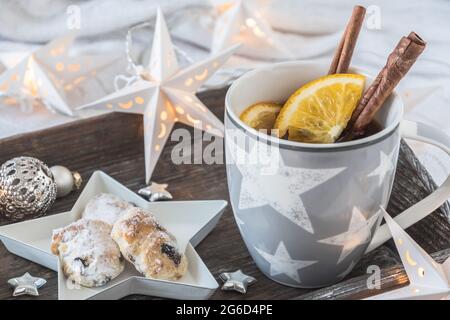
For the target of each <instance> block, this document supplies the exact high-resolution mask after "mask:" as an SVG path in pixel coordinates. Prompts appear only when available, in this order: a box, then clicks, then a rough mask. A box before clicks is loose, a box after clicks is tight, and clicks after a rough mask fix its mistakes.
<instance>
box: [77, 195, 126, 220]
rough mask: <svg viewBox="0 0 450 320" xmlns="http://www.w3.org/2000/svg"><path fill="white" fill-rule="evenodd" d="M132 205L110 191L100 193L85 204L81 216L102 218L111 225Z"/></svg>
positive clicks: (95, 218) (94, 218)
mask: <svg viewBox="0 0 450 320" xmlns="http://www.w3.org/2000/svg"><path fill="white" fill-rule="evenodd" d="M130 208H133V205H131V204H130V203H128V202H126V201H124V200H122V199H120V198H119V197H117V196H115V195H113V194H110V193H100V194H98V195H96V196H95V197H94V198H92V199H91V200H90V201H89V202H88V203H87V205H86V207H85V209H84V212H83V218H86V219H93V220H102V221H104V222H106V223H109V224H110V225H111V226H112V225H113V224H114V222H116V221H117V219H119V217H120V216H121V215H122V214H124V212H126V211H127V210H128V209H130Z"/></svg>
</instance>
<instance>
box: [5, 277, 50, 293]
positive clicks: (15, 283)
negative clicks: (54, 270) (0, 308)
mask: <svg viewBox="0 0 450 320" xmlns="http://www.w3.org/2000/svg"><path fill="white" fill-rule="evenodd" d="M8 283H9V284H10V285H11V286H12V287H14V293H13V296H14V297H17V296H21V295H23V294H27V295H30V296H38V295H39V292H38V289H39V288H40V287H42V286H43V285H44V284H46V283H47V281H46V280H45V279H42V278H37V277H33V276H32V275H30V274H29V273H28V272H27V273H25V274H24V275H23V276H21V277H18V278H12V279H9V280H8Z"/></svg>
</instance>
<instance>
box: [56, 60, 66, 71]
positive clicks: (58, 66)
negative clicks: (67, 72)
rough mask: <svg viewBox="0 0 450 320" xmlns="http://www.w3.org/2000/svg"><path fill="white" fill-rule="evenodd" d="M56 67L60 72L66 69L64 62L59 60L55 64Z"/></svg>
mask: <svg viewBox="0 0 450 320" xmlns="http://www.w3.org/2000/svg"><path fill="white" fill-rule="evenodd" d="M55 69H56V71H58V72H62V71H64V63H62V62H58V63H57V64H56V65H55Z"/></svg>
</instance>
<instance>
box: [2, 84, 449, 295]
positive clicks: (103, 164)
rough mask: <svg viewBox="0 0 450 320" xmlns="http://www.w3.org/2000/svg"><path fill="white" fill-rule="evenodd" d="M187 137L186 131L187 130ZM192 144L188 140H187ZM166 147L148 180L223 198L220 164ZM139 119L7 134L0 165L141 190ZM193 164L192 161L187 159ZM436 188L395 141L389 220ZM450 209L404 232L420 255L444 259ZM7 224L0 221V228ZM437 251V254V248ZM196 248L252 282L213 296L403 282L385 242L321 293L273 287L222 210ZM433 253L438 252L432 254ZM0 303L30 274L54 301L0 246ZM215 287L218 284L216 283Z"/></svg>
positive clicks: (216, 96)
mask: <svg viewBox="0 0 450 320" xmlns="http://www.w3.org/2000/svg"><path fill="white" fill-rule="evenodd" d="M224 94H225V89H224V90H217V91H209V92H205V93H202V94H201V95H199V97H200V99H201V100H202V101H203V102H204V103H205V104H206V105H207V106H208V107H210V109H211V110H212V111H213V112H214V113H215V114H216V115H217V116H218V117H219V118H221V119H223V105H224ZM181 126H182V125H180V124H177V125H176V127H181ZM186 128H187V129H188V130H190V131H191V132H192V129H191V128H188V127H186ZM192 139H193V140H194V137H193V138H192ZM176 143H177V142H169V143H168V144H167V145H166V147H165V149H164V152H163V154H162V156H161V158H160V160H159V162H158V165H157V166H156V169H155V172H154V175H153V179H152V180H154V181H156V182H165V183H168V184H169V190H170V192H171V193H172V194H173V196H174V198H175V199H176V200H205V199H226V200H229V199H228V190H227V183H226V175H225V166H224V165H219V164H217V165H194V164H192V165H186V164H184V165H173V164H172V162H171V160H170V155H171V150H172V147H173V146H174V145H175V144H176ZM143 148H144V147H143V135H142V118H141V116H139V115H130V114H119V113H113V114H107V115H102V116H99V117H95V118H91V119H87V120H80V121H77V122H73V123H70V124H66V125H62V126H58V127H54V128H51V129H47V130H43V131H38V132H33V133H29V134H23V135H19V136H14V137H11V138H8V139H4V140H1V141H0V163H3V162H4V161H6V160H8V159H10V158H13V157H16V156H20V155H29V156H34V157H37V158H39V159H41V160H43V161H44V162H46V163H47V164H48V165H56V164H61V165H65V166H67V167H69V168H71V169H73V170H77V171H79V172H80V173H81V174H82V176H83V177H84V180H85V181H87V180H88V178H89V177H90V175H91V174H92V172H93V171H95V170H103V171H105V172H106V173H108V174H109V175H111V176H112V177H114V178H115V179H117V180H118V181H120V182H122V183H123V184H125V185H126V186H128V187H129V188H130V189H131V190H133V191H137V190H138V189H139V188H141V187H143V186H144V183H143V182H144V176H145V174H144V150H143ZM191 160H193V159H191ZM434 189H435V184H434V183H433V181H432V179H431V177H430V176H429V175H428V173H427V172H426V170H425V169H424V168H423V167H422V166H421V164H420V163H419V162H418V160H417V159H416V158H415V156H414V154H413V153H412V151H411V150H410V149H409V147H408V146H407V145H406V144H405V143H402V145H401V152H400V157H399V164H398V168H397V173H396V178H395V183H394V188H393V192H392V197H391V200H390V203H389V207H388V211H389V213H391V214H392V215H396V214H398V213H400V212H401V211H403V210H404V209H406V208H407V207H409V206H410V205H412V204H414V203H416V202H417V201H418V200H420V199H422V198H424V197H425V196H426V195H428V194H429V193H430V192H431V191H432V190H434ZM78 194H79V192H75V193H73V194H71V195H69V196H67V197H65V198H63V199H59V200H57V201H56V203H55V204H54V205H53V207H52V208H51V209H50V211H49V214H54V213H58V212H63V211H67V210H69V209H70V208H71V207H72V205H73V204H74V202H75V200H76V199H77V197H78ZM449 213H450V210H449V206H448V204H445V205H443V206H442V207H441V208H439V209H438V210H436V211H435V212H434V213H433V214H431V215H430V216H428V217H427V218H425V219H423V220H422V221H420V222H418V223H417V224H415V225H414V226H412V227H411V228H409V229H408V232H409V234H410V235H411V236H412V237H413V238H414V239H415V240H416V241H417V242H418V243H419V244H420V245H421V246H422V247H423V248H424V249H425V250H426V251H427V252H437V253H436V255H437V257H438V258H439V259H444V258H445V257H447V256H448V255H450V250H444V249H447V248H449V247H450V224H449V222H448V216H449ZM7 223H10V221H7V220H5V219H4V218H3V219H2V218H1V215H0V225H1V224H7ZM441 250H444V251H441ZM197 251H198V253H199V254H200V256H201V257H202V258H203V260H204V262H205V263H206V265H207V266H208V268H209V269H210V270H211V272H212V274H213V275H214V276H215V277H216V278H218V275H219V274H220V273H221V272H224V271H234V270H235V269H242V270H243V271H244V272H246V273H247V274H249V275H252V276H254V277H255V278H256V279H257V280H258V281H257V283H255V284H254V285H253V286H251V287H250V288H249V290H248V293H247V294H245V295H241V294H239V293H235V292H225V291H221V290H217V291H216V293H215V294H214V296H213V299H320V298H327V299H342V298H348V299H356V298H362V297H367V296H370V295H372V294H374V292H371V291H369V290H368V289H367V288H366V285H365V284H366V278H367V277H368V275H367V274H366V268H367V266H368V265H371V264H378V265H379V266H381V267H383V268H384V269H383V271H382V277H383V280H382V288H383V289H388V288H393V287H395V286H401V285H406V284H407V277H406V276H405V274H404V272H403V270H402V268H400V267H399V263H400V259H399V257H398V255H397V252H396V249H395V246H394V245H393V243H389V242H388V243H387V244H385V245H384V246H382V247H380V248H378V249H377V250H375V251H374V252H372V253H370V254H369V255H367V256H366V257H364V258H363V259H362V261H360V263H359V264H358V265H357V266H356V268H355V269H354V271H353V272H352V273H351V274H350V275H349V276H347V280H345V281H343V282H340V283H339V284H336V285H334V286H332V287H328V288H322V289H320V290H307V289H295V288H290V287H285V286H282V285H279V284H277V283H275V282H273V281H271V280H269V279H268V278H266V277H265V276H264V275H263V274H262V273H261V272H259V270H258V269H257V267H256V265H255V264H254V262H253V260H252V259H251V258H250V256H249V254H248V252H247V249H246V248H245V245H244V243H243V242H242V240H241V236H240V234H239V231H238V229H237V226H236V224H235V221H234V218H233V215H232V212H231V207H230V206H228V208H227V210H226V212H225V213H224V215H223V217H222V219H221V221H220V222H219V224H218V226H217V227H216V229H215V230H213V232H212V233H211V234H210V235H209V236H208V237H207V238H206V239H205V240H204V241H203V242H202V243H201V244H200V245H199V246H198V247H197ZM438 251H440V252H438ZM0 257H1V262H0V299H10V298H12V289H11V288H10V287H9V285H8V284H7V283H6V282H7V280H8V279H10V278H12V277H15V276H20V275H22V274H23V273H25V272H27V271H28V272H30V273H31V274H33V275H34V276H40V277H43V278H45V279H47V281H48V283H47V284H46V285H45V286H44V287H43V288H42V289H41V290H40V294H41V295H40V296H39V297H37V298H34V297H28V296H22V297H20V298H21V299H27V298H31V299H56V298H57V281H56V280H57V279H56V273H55V272H53V271H51V270H48V269H46V268H44V267H41V266H39V265H36V264H34V263H32V262H29V261H27V260H25V259H22V258H20V257H17V256H15V255H12V254H10V253H9V252H7V251H6V249H5V247H4V246H3V244H0ZM218 282H219V283H220V281H219V280H218ZM128 298H130V299H152V297H146V296H130V297H128Z"/></svg>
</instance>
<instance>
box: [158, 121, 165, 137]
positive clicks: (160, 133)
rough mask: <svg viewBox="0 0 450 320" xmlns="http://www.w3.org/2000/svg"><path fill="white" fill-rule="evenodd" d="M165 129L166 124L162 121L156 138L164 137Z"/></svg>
mask: <svg viewBox="0 0 450 320" xmlns="http://www.w3.org/2000/svg"><path fill="white" fill-rule="evenodd" d="M166 131H167V129H166V125H165V124H164V123H161V129H160V131H159V134H158V139H161V138H164V136H165V135H166Z"/></svg>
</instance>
